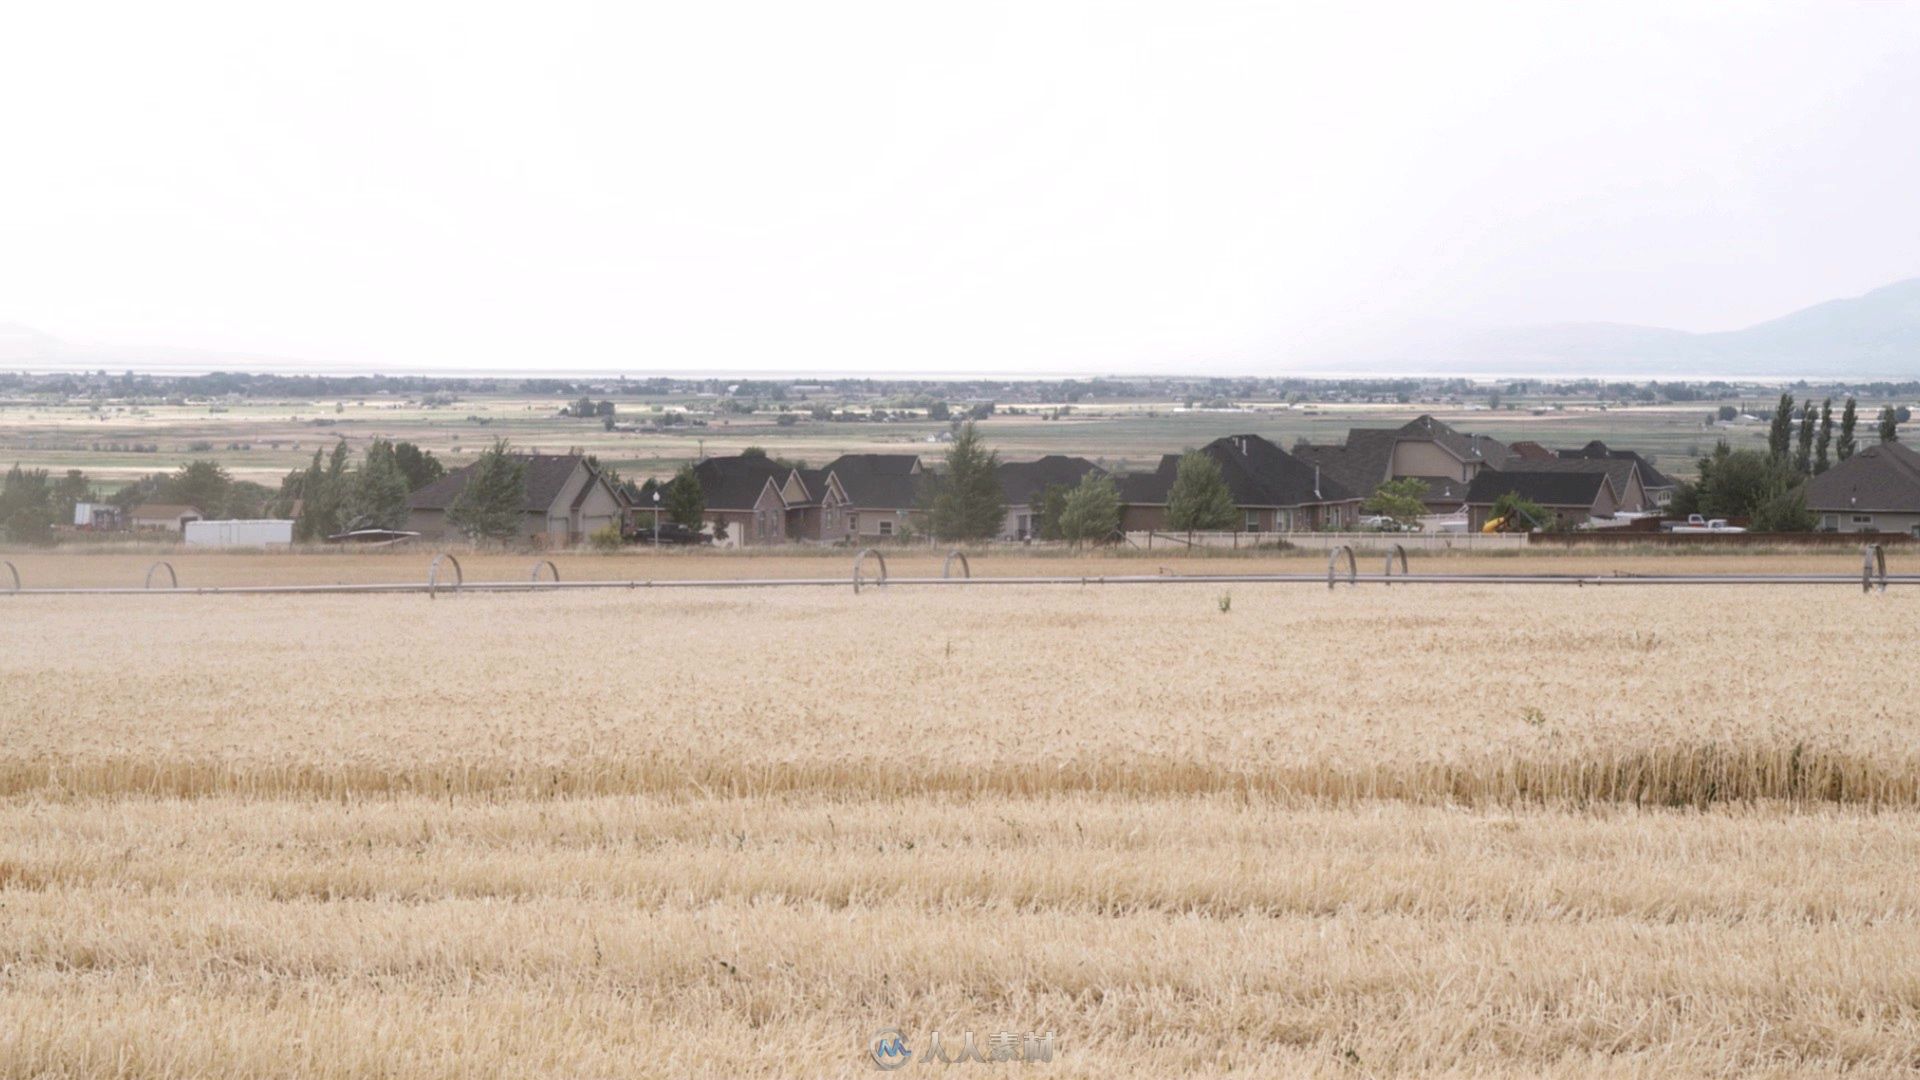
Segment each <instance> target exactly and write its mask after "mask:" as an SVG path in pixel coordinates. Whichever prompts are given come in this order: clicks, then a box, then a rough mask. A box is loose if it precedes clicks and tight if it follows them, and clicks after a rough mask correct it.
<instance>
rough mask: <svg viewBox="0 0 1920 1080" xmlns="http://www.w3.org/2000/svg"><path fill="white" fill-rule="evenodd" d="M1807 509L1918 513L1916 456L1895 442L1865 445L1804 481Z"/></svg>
mask: <svg viewBox="0 0 1920 1080" xmlns="http://www.w3.org/2000/svg"><path fill="white" fill-rule="evenodd" d="M1807 509H1809V510H1812V511H1814V512H1816V513H1820V512H1826V513H1842V514H1844V513H1851V512H1855V511H1863V512H1866V511H1874V510H1879V511H1883V512H1898V513H1908V514H1920V454H1916V453H1914V452H1913V451H1912V450H1909V449H1907V448H1906V446H1905V445H1904V444H1902V443H1897V442H1895V443H1880V444H1878V445H1876V446H1869V447H1867V448H1865V449H1864V450H1861V451H1860V452H1859V453H1857V454H1855V455H1853V456H1852V457H1850V458H1848V459H1847V460H1845V461H1842V462H1840V463H1839V464H1837V465H1835V466H1834V467H1833V468H1831V469H1828V470H1827V471H1826V472H1823V473H1821V474H1820V475H1819V476H1816V477H1814V478H1813V479H1811V480H1809V481H1807Z"/></svg>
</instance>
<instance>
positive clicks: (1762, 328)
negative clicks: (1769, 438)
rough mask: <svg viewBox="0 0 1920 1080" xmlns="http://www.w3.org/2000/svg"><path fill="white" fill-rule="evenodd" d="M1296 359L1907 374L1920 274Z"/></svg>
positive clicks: (1564, 369) (71, 351)
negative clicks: (1618, 319)
mask: <svg viewBox="0 0 1920 1080" xmlns="http://www.w3.org/2000/svg"><path fill="white" fill-rule="evenodd" d="M1299 359H1300V360H1302V361H1305V362H1306V365H1307V367H1308V369H1309V370H1302V371H1298V372H1297V373H1300V374H1308V373H1312V374H1323V375H1325V376H1328V377H1338V376H1340V375H1341V374H1343V373H1345V374H1351V373H1356V372H1361V371H1365V372H1367V373H1369V374H1388V373H1391V374H1404V375H1453V376H1474V375H1492V376H1511V375H1541V376H1560V377H1579V376H1598V377H1625V378H1661V379H1667V380H1670V381H1677V380H1681V379H1698V378H1712V377H1734V376H1751V377H1801V376H1804V377H1806V378H1809V379H1820V378H1833V379H1861V378H1897V379H1912V378H1916V377H1920V278H1912V279H1909V280H1907V281H1901V282H1897V283H1895V284H1892V285H1888V286H1886V287H1884V288H1880V289H1875V290H1874V291H1872V292H1870V293H1867V294H1866V295H1865V296H1856V297H1852V298H1850V299H1845V300H1829V301H1827V302H1826V303H1824V304H1815V305H1814V306H1812V307H1810V308H1805V309H1803V310H1800V311H1796V312H1794V313H1793V314H1791V315H1784V316H1781V317H1780V318H1778V319H1772V320H1770V321H1767V322H1763V323H1760V324H1758V325H1755V326H1749V327H1747V328H1746V329H1744V330H1730V331H1726V332H1723V333H1713V334H1694V333H1688V332H1687V331H1685V330H1667V329H1662V328H1660V327H1653V326H1630V325H1624V324H1620V323H1553V324H1548V325H1541V326H1513V327H1496V328H1464V327H1459V326H1452V325H1445V324H1438V323H1429V324H1425V325H1419V326H1414V327H1408V328H1401V329H1400V330H1397V331H1394V332H1392V333H1389V334H1385V335H1378V334H1367V335H1365V336H1361V337H1358V338H1350V339H1348V344H1346V345H1344V346H1341V347H1336V348H1332V349H1328V350H1326V351H1325V352H1322V353H1320V354H1318V355H1315V356H1312V357H1300V358H1299ZM0 365H4V366H8V367H26V368H39V369H53V370H69V371H71V370H75V369H81V368H94V367H107V368H111V369H113V370H120V369H122V368H133V369H137V370H141V371H150V372H158V371H174V372H189V371H206V370H214V369H224V370H228V371H280V372H295V371H308V372H313V373H316V374H319V373H336V372H340V371H344V370H346V369H345V368H344V367H342V366H340V365H332V364H313V363H306V362H301V361H296V360H290V359H283V358H264V357H240V356H235V355H233V354H221V353H214V352H207V351H202V350H194V349H179V348H135V347H130V346H95V345H76V344H73V343H69V342H65V341H61V340H60V339H58V338H55V337H52V336H50V335H48V334H44V333H41V332H40V331H38V330H35V329H33V328H31V327H26V326H21V325H19V324H18V323H0ZM1290 366H1291V365H1290ZM1293 373H1296V372H1295V371H1263V372H1259V374H1293ZM394 374H398V372H395V373H394ZM795 374H796V375H798V374H801V373H798V372H796V373H795Z"/></svg>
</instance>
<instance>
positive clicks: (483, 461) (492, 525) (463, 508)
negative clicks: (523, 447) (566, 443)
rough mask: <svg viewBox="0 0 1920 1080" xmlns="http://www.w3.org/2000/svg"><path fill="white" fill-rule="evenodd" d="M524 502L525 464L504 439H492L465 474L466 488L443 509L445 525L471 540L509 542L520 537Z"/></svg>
mask: <svg viewBox="0 0 1920 1080" xmlns="http://www.w3.org/2000/svg"><path fill="white" fill-rule="evenodd" d="M526 501H527V463H526V462H525V461H522V460H521V459H520V458H518V457H516V456H515V455H514V454H513V453H512V452H511V451H510V450H509V449H508V446H507V440H505V439H496V440H495V441H494V444H493V445H492V446H490V447H488V448H487V449H486V450H485V451H483V452H482V453H481V454H480V457H479V459H478V460H477V461H475V462H474V463H473V467H472V468H471V469H470V470H469V471H468V473H467V486H466V487H465V488H464V489H462V490H461V492H460V494H459V496H458V497H456V498H455V499H454V500H453V505H452V506H450V507H448V508H447V523H448V524H449V525H452V526H453V527H454V528H456V529H459V530H460V531H461V532H463V533H465V534H466V535H467V537H468V538H469V539H472V540H510V539H512V538H514V537H516V536H518V535H520V516H521V508H522V507H523V506H525V504H526Z"/></svg>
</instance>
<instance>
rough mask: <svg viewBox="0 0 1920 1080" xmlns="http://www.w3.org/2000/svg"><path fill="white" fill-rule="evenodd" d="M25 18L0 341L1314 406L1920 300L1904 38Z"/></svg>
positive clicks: (1366, 21) (1525, 10) (160, 13)
mask: <svg viewBox="0 0 1920 1080" xmlns="http://www.w3.org/2000/svg"><path fill="white" fill-rule="evenodd" d="M10 22H11V23H12V24H13V25H12V27H11V29H12V31H13V33H12V37H13V39H14V44H15V48H14V49H13V50H10V54H9V61H8V63H7V64H6V65H0V92H3V93H4V100H5V101H7V102H8V103H9V104H8V105H6V106H0V116H4V117H5V124H4V126H0V145H4V146H6V148H7V149H8V151H9V155H8V156H9V160H10V162H12V163H13V165H12V167H10V168H9V169H8V170H5V171H4V172H0V250H4V252H5V255H4V257H0V324H17V325H19V326H23V327H30V328H32V329H34V330H36V331H40V332H44V333H46V334H49V335H52V336H54V337H56V338H59V339H62V340H64V341H66V342H69V343H74V344H77V345H83V346H90V345H96V344H97V345H103V346H107V347H110V348H119V349H127V350H144V351H146V352H147V353H148V354H149V355H152V356H162V357H164V355H174V356H178V357H182V358H183V359H181V360H180V364H181V366H183V367H184V366H197V367H205V366H207V361H206V360H205V357H207V356H219V357H228V358H231V360H230V362H229V363H227V364H226V366H227V367H229V368H230V369H241V368H249V369H261V368H269V367H270V368H276V369H284V368H285V367H288V366H295V367H300V368H303V369H310V370H316V371H389V372H393V373H419V374H434V373H440V372H450V371H456V370H458V371H467V372H474V373H489V372H538V371H544V370H559V371H566V372H576V373H581V374H588V373H596V372H597V373H606V374H611V373H618V372H623V371H624V372H626V373H628V374H640V373H651V372H687V373H700V372H713V373H724V374H741V373H747V372H758V373H763V374H785V373H792V374H819V373H825V372H840V373H846V374H850V375H863V374H880V373H891V374H895V375H899V376H901V377H937V374H936V373H940V374H991V373H999V374H1003V375H1005V376H1008V377H1012V376H1015V375H1018V376H1024V377H1034V376H1037V375H1041V374H1052V375H1057V376H1075V375H1087V374H1100V373H1112V374H1140V375H1150V374H1171V373H1181V372H1191V371H1197V370H1205V371H1210V372H1218V373H1220V374H1223V375H1240V374H1276V373H1299V374H1312V375H1324V376H1327V377H1335V376H1337V375H1339V374H1341V372H1339V371H1337V370H1330V369H1329V365H1335V364H1337V363H1338V362H1339V357H1340V355H1341V354H1342V352H1343V350H1347V349H1349V348H1350V347H1351V346H1352V343H1354V342H1356V341H1361V340H1365V339H1369V338H1373V337H1378V336H1381V335H1385V334H1390V333H1392V332H1393V331H1395V330H1396V329H1397V328H1400V327H1403V326H1408V325H1419V324H1423V323H1427V322H1432V321H1438V322H1444V323H1449V324H1456V325H1460V326H1467V327H1500V326H1514V325H1536V324H1554V323H1565V322H1580V323H1585V322H1600V323H1615V324H1623V325H1629V326H1649V327H1663V328H1671V329H1675V330H1683V331H1690V332H1713V331H1727V330H1734V329H1737V328H1741V327H1746V326H1749V325H1752V324H1754V323H1759V322H1762V321H1765V320H1769V319H1773V318H1776V317H1779V316H1782V315H1785V314H1787V313H1789V312H1793V311H1796V310H1798V309H1800V308H1804V307H1806V306H1808V305H1812V304H1816V303H1820V302H1823V301H1828V300H1832V299H1835V298H1840V297H1850V296H1856V295H1859V294H1862V293H1866V292H1868V291H1870V290H1873V289H1876V288H1878V287H1881V286H1884V285H1887V284H1889V283H1891V282H1895V281H1899V280H1902V279H1906V278H1911V277H1914V276H1916V275H1920V202H1917V201H1916V200H1914V199H1913V198H1912V192H1913V191H1915V190H1920V146H1916V145H1915V144H1914V141H1913V140H1911V139H1906V138H1901V137H1900V135H1901V133H1902V132H1907V131H1911V130H1913V127H1914V125H1913V121H1912V117H1911V114H1912V112H1913V111H1914V109H1915V107H1916V106H1915V105H1914V102H1915V101H1917V100H1920V94H1916V91H1920V74H1916V72H1920V11H1916V10H1915V9H1914V8H1911V7H1906V6H1899V5H1868V4H1775V5H1767V6H1765V7H1764V8H1753V9H1748V8H1733V7H1728V6H1725V5H1717V4H1699V3H1695V4H1680V5H1673V4H1660V5H1642V4H1626V5H1610V6H1607V7H1605V8H1583V9H1570V8H1559V7H1551V8H1550V7H1544V6H1529V5H1517V4H1516V5H1504V4H1503V5H1473V6H1466V7H1449V8H1445V9H1436V8H1432V7H1427V6H1420V5H1404V6H1397V7H1380V6H1369V7H1366V8H1354V9H1347V8H1335V7H1326V6H1319V5H1300V6H1288V7H1272V8H1263V9H1259V10H1254V11H1247V10H1240V9H1236V8H1230V7H1221V6H1213V5H1199V6H1191V5H1182V6H1180V7H1179V8H1177V9H1175V8H1170V7H1169V8H1151V7H1118V6H1114V5H1105V4H1068V3H1059V4H1043V5H1039V6H1035V5H1027V4H1013V5H999V6H995V5H981V6H970V7H968V8H966V9H965V10H964V13H958V14H951V15H946V16H942V15H939V14H932V13H928V12H926V11H916V10H909V9H906V8H903V7H901V6H897V5H886V4H871V5H846V4H841V5H831V6H826V7H821V6H809V7H807V8H805V9H791V8H788V7H784V6H780V5H765V4H761V5H745V6H744V7H735V8H728V9H714V8H702V9H698V10H688V9H683V8H641V9H619V10H606V9H600V8H595V7H587V6H579V5H560V6H558V7H551V8H543V9H542V10H541V13H540V14H539V16H538V17H537V18H530V19H514V18H509V17H507V16H505V15H502V14H498V13H487V12H474V11H472V10H471V9H469V8H464V7H463V8H454V7H451V6H447V7H439V8H435V7H412V8H407V9H401V10H395V9H390V8H388V7H384V6H378V7H377V6H373V5H352V4H349V5H345V6H343V7H338V8H330V9H328V11H327V13H326V14H325V15H324V16H322V15H320V14H317V13H315V14H301V15H293V14H289V13H287V12H284V11H275V10H269V9H262V8H258V7H256V6H250V5H241V4H188V5H185V6H174V7H168V8H165V9H156V8H151V7H145V6H139V5H124V6H109V8H108V9H107V11H106V12H105V13H103V12H102V11H101V10H100V9H99V8H87V9H79V8H74V7H72V6H60V5H43V6H41V7H38V8H34V9H30V10H26V11H23V12H21V13H18V14H17V15H15V17H14V18H13V19H12V20H10ZM192 357H199V358H201V359H199V360H193V359H190V358H192ZM3 362H4V361H0V363H3ZM107 363H108V364H109V366H111V365H112V363H113V362H112V361H107ZM154 363H158V364H160V365H161V366H163V367H169V366H172V364H171V363H170V362H169V361H166V360H165V359H159V360H154V361H150V362H149V363H148V364H147V365H145V366H148V367H151V366H152V365H153V364H154ZM33 366H41V367H44V365H33ZM75 366H77V367H92V366H98V365H97V364H94V363H92V362H88V361H79V362H76V364H75ZM131 366H142V365H131ZM1360 366H1362V367H1367V366H1370V365H1366V364H1361V365H1360ZM1371 366H1373V367H1377V366H1378V365H1371ZM916 373H919V374H916ZM1373 373H1374V374H1383V372H1378V371H1375V372H1373ZM1393 373H1395V372H1392V371H1388V372H1384V374H1393ZM1408 373H1412V372H1408ZM1594 373H1595V374H1602V375H1609V374H1614V373H1611V372H1605V371H1596V372H1594ZM1356 374H1357V372H1356ZM1489 374H1490V375H1492V376H1494V377H1500V378H1506V377H1512V375H1511V373H1508V372H1505V371H1497V372H1491V373H1489ZM1556 374H1557V375H1560V376H1564V375H1565V374H1567V373H1566V372H1559V373H1556ZM1863 374H1870V373H1863ZM1633 377H1644V376H1633ZM1704 377H1712V376H1711V374H1709V375H1708V376H1704ZM1776 377H1779V376H1776Z"/></svg>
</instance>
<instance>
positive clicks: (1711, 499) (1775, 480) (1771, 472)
mask: <svg viewBox="0 0 1920 1080" xmlns="http://www.w3.org/2000/svg"><path fill="white" fill-rule="evenodd" d="M1804 479H1805V478H1804V477H1803V476H1802V475H1801V474H1800V473H1798V472H1796V471H1795V470H1794V469H1793V467H1792V466H1791V465H1789V464H1788V463H1786V462H1782V461H1778V460H1776V459H1774V458H1773V457H1771V456H1769V455H1765V454H1761V453H1758V452H1756V451H1753V450H1731V449H1729V448H1728V447H1727V445H1726V444H1725V443H1722V444H1720V445H1719V446H1717V447H1715V448H1714V452H1713V455H1712V456H1711V457H1707V458H1703V459H1701V461H1700V478H1699V480H1697V481H1696V482H1695V483H1694V484H1692V485H1691V487H1690V490H1688V491H1686V492H1684V494H1685V495H1686V498H1685V499H1681V498H1679V497H1678V496H1676V498H1675V503H1676V504H1677V505H1676V506H1675V507H1673V508H1672V509H1673V512H1675V513H1695V514H1700V515H1702V516H1704V517H1709V518H1740V519H1746V520H1747V521H1748V522H1749V524H1750V525H1751V526H1752V527H1753V528H1754V529H1755V530H1757V531H1760V532H1796V531H1803V530H1806V529H1810V528H1812V527H1813V521H1812V516H1811V515H1809V514H1808V513H1807V506H1806V497H1805V494H1804V492H1803V491H1802V489H1801V485H1802V483H1803V482H1804Z"/></svg>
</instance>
